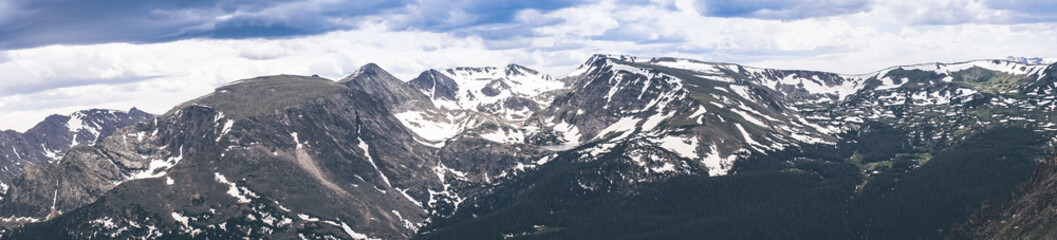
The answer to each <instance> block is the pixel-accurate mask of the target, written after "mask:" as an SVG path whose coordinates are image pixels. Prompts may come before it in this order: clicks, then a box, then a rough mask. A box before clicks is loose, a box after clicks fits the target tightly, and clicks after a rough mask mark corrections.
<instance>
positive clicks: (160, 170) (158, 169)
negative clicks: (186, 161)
mask: <svg viewBox="0 0 1057 240" xmlns="http://www.w3.org/2000/svg"><path fill="white" fill-rule="evenodd" d="M183 158H184V151H183V148H180V155H178V156H175V157H169V159H167V160H161V159H154V160H151V161H150V163H148V165H147V170H142V171H138V172H133V173H132V174H131V175H130V176H129V177H128V180H136V179H144V178H159V177H162V176H165V174H168V172H167V171H168V170H169V169H170V168H172V167H173V166H176V164H177V163H180V160H183Z"/></svg>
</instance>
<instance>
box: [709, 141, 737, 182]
mask: <svg viewBox="0 0 1057 240" xmlns="http://www.w3.org/2000/svg"><path fill="white" fill-rule="evenodd" d="M737 157H738V156H737V155H735V154H731V155H729V156H727V158H722V157H720V156H719V151H718V150H716V146H715V145H711V146H709V152H708V154H707V155H705V157H704V158H703V159H701V163H703V164H705V166H707V167H708V175H709V176H722V175H726V174H727V171H728V170H730V167H731V165H733V163H734V159H736V158H737Z"/></svg>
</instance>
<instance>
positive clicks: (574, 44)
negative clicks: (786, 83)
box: [0, 0, 1057, 131]
mask: <svg viewBox="0 0 1057 240" xmlns="http://www.w3.org/2000/svg"><path fill="white" fill-rule="evenodd" d="M378 2H381V1H357V0H351V1H349V0H219V1H207V0H187V1H184V0H181V1H173V0H101V1H84V0H0V129H14V130H17V131H24V130H26V129H28V128H30V127H32V125H33V124H35V123H36V122H39V121H40V120H42V119H43V118H44V117H45V116H47V115H49V114H54V113H62V114H68V113H70V112H73V111H76V110H80V109H87V108H110V109H129V108H131V107H138V108H140V109H144V110H146V111H148V112H152V113H163V112H165V111H168V110H169V109H170V108H171V107H172V106H174V105H176V104H178V103H180V102H183V101H186V100H189V99H191V98H194V97H197V96H200V95H203V94H206V93H209V92H212V90H213V89H214V88H215V87H218V86H220V85H223V84H225V83H227V82H230V81H233V80H238V79H243V78H249V77H254V76H260V75H270V74H281V73H286V74H300V75H312V74H318V75H320V76H323V77H328V78H332V79H338V78H341V77H342V76H344V75H346V74H348V73H349V72H352V71H355V70H356V69H357V68H358V67H359V66H361V65H363V64H366V63H369V62H375V63H377V64H379V65H380V66H382V67H383V68H385V69H387V70H389V71H390V72H392V73H394V74H395V75H396V76H397V77H401V78H404V79H405V80H408V79H410V78H411V77H413V76H415V75H417V74H418V73H419V72H421V71H423V70H427V69H430V68H448V67H455V66H493V65H505V64H506V63H518V64H522V65H526V66H529V67H532V68H535V69H537V70H541V71H543V72H546V73H550V74H552V75H556V76H563V75H565V74H566V73H568V72H570V71H571V70H573V69H574V68H576V67H577V66H578V65H579V64H580V63H582V62H583V61H585V60H586V59H587V58H588V57H589V56H590V55H591V54H595V53H606V54H631V55H637V56H642V57H654V56H674V57H685V58H694V59H700V60H709V61H722V62H735V63H742V64H747V65H752V66H758V67H771V68H784V69H809V70H824V71H832V72H838V73H866V72H872V71H876V70H879V69H881V68H884V67H888V66H892V65H901V64H911V63H922V62H955V61H965V60H970V59H989V58H1005V57H1006V56H1026V57H1046V58H1053V57H1057V1H1051V0H705V1H682V0H631V1H565V0H551V1H519V0H454V1H435V0H404V1H388V2H386V3H378Z"/></svg>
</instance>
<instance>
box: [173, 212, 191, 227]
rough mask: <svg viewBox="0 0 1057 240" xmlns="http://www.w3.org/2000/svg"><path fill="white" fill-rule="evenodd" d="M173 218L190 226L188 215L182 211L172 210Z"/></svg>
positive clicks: (185, 225)
mask: <svg viewBox="0 0 1057 240" xmlns="http://www.w3.org/2000/svg"><path fill="white" fill-rule="evenodd" d="M172 219H173V220H176V221H177V222H179V223H180V224H183V225H184V227H190V226H188V225H187V222H188V220H189V219H188V217H186V216H184V215H181V214H180V213H177V212H172Z"/></svg>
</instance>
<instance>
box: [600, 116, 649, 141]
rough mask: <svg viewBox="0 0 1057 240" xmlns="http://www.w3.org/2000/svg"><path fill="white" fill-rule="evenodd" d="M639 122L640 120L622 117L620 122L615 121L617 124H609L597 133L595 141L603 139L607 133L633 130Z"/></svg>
mask: <svg viewBox="0 0 1057 240" xmlns="http://www.w3.org/2000/svg"><path fill="white" fill-rule="evenodd" d="M640 121H642V120H641V119H638V118H634V117H623V118H621V119H620V120H617V122H615V123H613V124H610V125H609V127H606V128H605V129H602V131H601V132H598V135H595V139H599V138H602V137H605V136H606V134H609V133H617V132H627V131H631V130H635V126H636V125H638V124H639V122H640Z"/></svg>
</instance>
